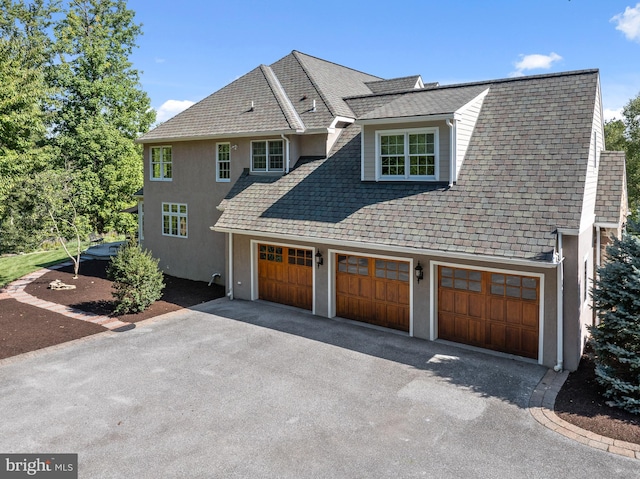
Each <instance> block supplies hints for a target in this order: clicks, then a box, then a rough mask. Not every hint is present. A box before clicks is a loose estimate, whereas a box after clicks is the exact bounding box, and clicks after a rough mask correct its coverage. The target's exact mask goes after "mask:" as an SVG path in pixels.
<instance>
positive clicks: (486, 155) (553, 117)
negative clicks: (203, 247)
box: [216, 70, 598, 261]
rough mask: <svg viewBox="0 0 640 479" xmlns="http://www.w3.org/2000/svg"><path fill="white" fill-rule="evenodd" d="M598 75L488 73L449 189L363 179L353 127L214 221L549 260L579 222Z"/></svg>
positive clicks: (246, 182)
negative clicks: (326, 151)
mask: <svg viewBox="0 0 640 479" xmlns="http://www.w3.org/2000/svg"><path fill="white" fill-rule="evenodd" d="M597 78H598V73H597V71H595V70H592V71H586V72H574V73H567V74H557V75H547V76H537V77H528V78H527V77H524V78H518V79H510V80H504V81H496V82H492V83H491V85H490V86H491V88H490V91H489V94H488V95H487V97H486V98H485V100H484V104H483V107H482V111H481V113H480V116H479V118H478V122H477V124H476V128H475V131H474V134H473V136H472V139H471V142H470V145H469V148H468V150H467V156H466V159H465V162H464V164H463V167H462V170H461V173H460V176H459V181H458V183H457V184H456V185H454V186H453V187H452V188H450V189H448V188H446V185H443V184H434V183H384V182H379V183H374V182H362V181H360V135H359V127H358V126H357V125H352V126H350V127H348V128H347V129H345V130H344V131H343V134H342V136H341V138H340V139H339V141H338V145H337V148H336V151H335V153H334V154H332V155H330V156H329V157H328V158H327V159H325V160H315V161H308V162H302V163H301V164H299V166H297V167H296V168H295V169H294V170H293V171H292V172H291V173H290V174H289V175H286V176H283V177H281V178H268V179H265V178H261V177H256V176H250V175H244V176H242V177H241V178H240V179H239V180H238V182H237V183H236V185H234V187H233V189H232V191H231V192H230V194H229V196H228V197H227V199H225V200H224V202H223V207H224V208H225V210H224V213H223V214H222V216H221V217H220V219H219V220H218V222H217V223H216V226H217V227H219V228H222V229H232V230H234V231H238V232H242V231H248V232H249V231H259V232H264V233H266V234H269V233H278V234H286V235H295V236H301V237H307V238H317V239H318V240H319V241H329V242H330V241H331V240H341V241H356V242H361V243H364V244H371V245H372V247H375V245H393V246H402V247H408V248H419V249H427V250H439V251H443V252H457V253H469V254H478V255H490V256H499V257H506V258H518V259H530V260H545V261H548V260H549V259H550V258H551V254H552V252H553V249H554V244H555V234H554V232H555V230H556V229H557V228H558V227H560V228H570V229H575V228H578V227H579V223H580V217H581V208H582V199H583V194H584V183H585V171H586V168H587V165H586V161H587V160H586V159H587V158H588V150H589V142H590V135H591V126H592V120H593V112H594V105H595V98H596V91H597V85H598V83H597V82H598V80H597ZM485 88H486V86H485Z"/></svg>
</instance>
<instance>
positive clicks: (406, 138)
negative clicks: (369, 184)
mask: <svg viewBox="0 0 640 479" xmlns="http://www.w3.org/2000/svg"><path fill="white" fill-rule="evenodd" d="M417 133H433V135H434V138H433V142H434V145H433V148H434V156H435V158H434V161H435V169H434V174H433V175H420V176H418V175H411V174H409V172H410V171H411V170H410V159H409V158H410V156H409V135H411V134H417ZM386 135H404V151H405V153H404V157H405V171H406V172H407V173H406V174H405V175H404V176H388V175H383V174H382V161H381V158H380V154H381V149H380V137H381V136H386ZM375 155H376V181H436V180H437V179H438V178H439V177H440V129H439V128H437V127H429V128H402V129H397V130H377V131H376V149H375Z"/></svg>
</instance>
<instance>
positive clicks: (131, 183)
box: [52, 0, 155, 232]
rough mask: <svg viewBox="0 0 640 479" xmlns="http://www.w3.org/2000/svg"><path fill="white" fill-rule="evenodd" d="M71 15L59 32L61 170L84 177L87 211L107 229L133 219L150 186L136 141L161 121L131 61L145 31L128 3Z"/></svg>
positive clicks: (75, 5)
mask: <svg viewBox="0 0 640 479" xmlns="http://www.w3.org/2000/svg"><path fill="white" fill-rule="evenodd" d="M65 13H66V15H65V17H64V19H63V20H62V21H60V22H59V23H57V24H56V25H55V28H54V31H55V38H56V47H57V51H58V54H59V58H58V62H57V64H56V65H55V68H54V69H53V76H52V79H53V86H54V87H55V88H56V89H57V90H58V95H59V96H58V98H57V99H58V101H59V103H60V108H59V110H58V111H57V112H56V115H55V119H54V123H53V125H54V132H55V136H54V138H55V144H56V146H57V147H58V148H59V151H60V155H59V163H58V165H57V166H59V167H64V168H67V169H70V170H72V171H75V172H77V173H78V178H79V180H80V181H81V182H82V185H83V188H86V189H87V193H88V196H89V197H90V198H91V203H90V207H89V208H88V209H87V210H86V211H84V212H83V213H86V214H87V215H88V217H89V220H90V222H91V223H92V224H93V225H94V226H95V229H96V230H98V231H100V232H103V231H105V230H107V229H110V228H113V227H114V226H115V225H117V224H122V223H123V222H125V223H126V222H127V221H129V222H132V221H133V219H132V218H130V215H124V214H120V213H119V212H120V211H121V210H122V209H124V208H126V207H127V206H130V205H131V203H132V200H131V195H132V194H133V193H134V192H135V191H136V190H137V189H139V188H140V187H141V186H142V154H141V148H140V147H139V146H138V145H136V144H135V142H134V140H135V138H136V137H137V136H138V135H139V134H140V133H143V132H146V131H147V130H148V129H149V127H150V125H151V124H152V123H153V121H154V120H155V112H154V111H153V110H152V109H151V107H150V101H149V97H148V96H147V94H146V93H145V92H144V91H143V90H142V89H141V86H140V83H139V74H138V71H137V70H136V69H134V68H133V67H132V64H131V62H130V61H129V56H130V55H131V52H132V49H133V48H134V47H135V46H136V44H135V41H136V38H137V36H138V35H140V34H141V27H140V25H138V24H136V23H134V12H133V11H132V10H128V9H127V8H126V2H125V1H124V0H75V1H73V2H71V4H70V6H69V8H68V10H67V11H66V12H65ZM129 226H131V225H129Z"/></svg>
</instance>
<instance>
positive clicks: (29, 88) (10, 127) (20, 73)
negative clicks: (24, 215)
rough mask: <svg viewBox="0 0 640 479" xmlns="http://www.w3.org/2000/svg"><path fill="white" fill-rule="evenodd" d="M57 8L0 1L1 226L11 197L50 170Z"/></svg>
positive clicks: (46, 4) (46, 5)
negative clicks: (49, 76)
mask: <svg viewBox="0 0 640 479" xmlns="http://www.w3.org/2000/svg"><path fill="white" fill-rule="evenodd" d="M55 8H56V7H55V4H51V3H45V2H44V1H42V0H38V1H35V2H32V3H30V4H27V3H25V2H24V1H17V2H14V1H11V0H0V223H3V220H4V219H5V218H6V214H7V207H6V206H7V198H8V196H9V195H10V194H11V191H12V190H13V189H14V188H20V187H21V184H22V182H23V181H24V178H25V177H27V176H28V175H30V174H32V173H34V172H37V171H42V170H43V169H45V168H47V167H49V165H50V162H51V158H52V155H53V150H52V148H51V147H50V146H48V145H47V138H46V135H47V124H48V118H49V115H48V111H49V105H50V102H49V100H50V97H51V93H52V90H51V88H50V87H49V86H48V84H47V81H46V72H47V63H48V60H49V59H50V58H51V54H52V53H51V52H52V50H51V48H52V45H51V41H50V40H49V39H48V37H47V34H46V30H47V28H49V26H50V24H51V16H52V14H53V12H54V11H55ZM0 228H1V226H0Z"/></svg>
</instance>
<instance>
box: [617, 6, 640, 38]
mask: <svg viewBox="0 0 640 479" xmlns="http://www.w3.org/2000/svg"><path fill="white" fill-rule="evenodd" d="M611 21H612V22H613V23H615V24H616V30H620V31H621V32H622V33H624V36H625V37H627V40H631V41H636V42H640V3H638V4H636V6H635V7H634V8H631V7H627V8H625V10H624V13H619V14H617V15H616V16H614V17H613V18H612V19H611Z"/></svg>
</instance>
